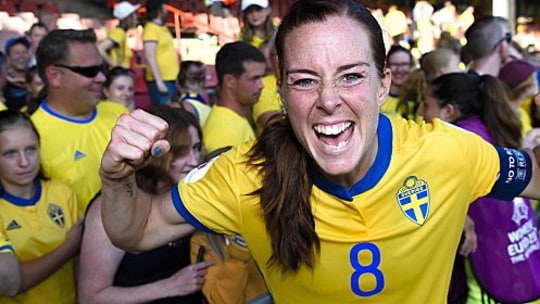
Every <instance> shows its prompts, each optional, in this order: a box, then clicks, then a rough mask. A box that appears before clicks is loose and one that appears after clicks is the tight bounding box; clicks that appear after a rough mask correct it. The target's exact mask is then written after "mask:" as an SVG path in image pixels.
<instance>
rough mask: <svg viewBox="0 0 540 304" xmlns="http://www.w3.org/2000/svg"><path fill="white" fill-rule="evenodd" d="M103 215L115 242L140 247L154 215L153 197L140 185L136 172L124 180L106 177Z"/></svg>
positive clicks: (124, 247) (103, 185)
mask: <svg viewBox="0 0 540 304" xmlns="http://www.w3.org/2000/svg"><path fill="white" fill-rule="evenodd" d="M101 195H102V197H101V216H102V219H103V226H104V228H105V231H106V232H107V235H108V236H109V238H110V239H111V241H112V243H113V244H114V245H115V246H117V247H119V248H122V249H124V250H128V251H137V250H138V246H137V245H138V244H139V242H140V240H141V239H142V237H143V233H144V228H145V225H146V222H147V220H148V216H149V215H150V209H151V204H150V201H149V197H148V196H147V195H146V194H145V193H143V192H142V191H140V190H139V189H138V188H137V185H136V182H135V176H134V175H131V176H129V177H127V178H125V179H121V180H110V179H107V178H102V194H101Z"/></svg>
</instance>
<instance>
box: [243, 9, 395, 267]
mask: <svg viewBox="0 0 540 304" xmlns="http://www.w3.org/2000/svg"><path fill="white" fill-rule="evenodd" d="M336 15H337V16H347V17H349V18H351V19H354V20H356V21H357V22H358V23H359V24H362V25H363V26H364V27H365V29H366V31H367V32H368V35H369V39H370V45H371V48H372V52H371V53H372V54H373V57H374V58H373V59H374V62H375V66H376V68H377V70H378V73H379V76H380V77H384V72H383V71H384V65H385V55H386V52H385V48H384V43H383V38H382V31H381V28H380V27H379V24H378V23H377V21H376V20H375V18H374V17H373V16H372V15H371V13H370V12H369V11H368V10H367V9H366V8H364V7H363V6H361V5H360V4H358V3H357V2H356V1H352V0H339V1H335V0H299V1H297V2H295V3H294V4H293V5H292V6H291V8H290V10H289V12H288V13H287V15H286V16H285V17H284V18H283V21H282V23H281V25H280V27H279V30H278V33H277V36H276V51H277V54H278V58H279V66H280V73H281V76H282V79H283V73H284V66H283V65H284V63H283V58H284V53H285V42H286V38H287V36H288V35H289V34H290V33H291V32H292V31H293V30H294V29H296V28H298V27H300V26H302V25H305V24H309V23H319V22H323V21H325V20H326V19H327V18H328V17H330V16H336ZM306 47H309V46H306ZM249 162H250V164H252V165H253V166H257V167H259V169H260V170H261V172H262V174H263V177H264V182H263V186H262V188H260V189H259V190H258V191H256V192H255V193H254V194H256V195H260V200H261V206H262V209H263V212H264V218H265V225H266V230H267V232H268V233H269V235H270V239H271V246H272V256H271V257H270V259H269V260H268V262H267V263H268V265H270V266H274V265H275V266H278V267H281V270H282V271H283V272H287V271H294V272H296V271H298V270H299V268H300V266H301V265H302V264H304V265H306V266H308V267H310V268H313V266H314V265H315V256H316V254H318V253H319V252H320V240H319V237H318V236H317V233H316V232H315V219H314V217H313V213H312V211H311V204H310V201H309V197H310V194H311V189H312V187H313V180H312V174H311V173H312V170H313V168H314V163H313V160H312V159H311V158H310V156H309V155H308V153H307V151H306V150H305V148H304V147H303V146H302V145H301V144H300V142H299V141H298V139H297V138H296V136H295V135H294V132H293V130H292V127H291V124H290V121H289V118H288V117H285V118H284V119H281V120H277V121H276V122H274V123H272V124H270V125H269V126H268V127H267V128H266V129H265V130H264V131H263V133H262V134H261V136H260V138H259V140H258V142H257V144H256V145H255V146H254V147H253V148H252V150H251V152H250V160H249Z"/></svg>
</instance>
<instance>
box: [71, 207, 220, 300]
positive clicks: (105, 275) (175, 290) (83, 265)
mask: <svg viewBox="0 0 540 304" xmlns="http://www.w3.org/2000/svg"><path fill="white" fill-rule="evenodd" d="M100 205H101V204H100V201H99V200H96V201H95V202H94V203H93V204H92V206H91V207H90V208H89V210H88V213H87V215H86V219H85V231H84V236H83V241H82V246H81V255H80V267H79V280H78V296H79V303H82V304H84V303H119V304H120V303H125V304H128V303H143V302H144V303H146V302H151V301H155V300H157V299H162V298H167V297H176V296H182V295H187V294H190V293H193V292H195V291H197V290H199V289H200V287H201V285H202V283H203V282H204V274H205V269H206V267H207V266H209V265H210V264H211V263H206V264H197V265H190V266H187V267H185V268H184V269H182V270H183V271H179V272H178V273H177V274H175V275H172V276H170V277H169V278H165V279H162V280H158V281H153V282H150V283H147V284H142V285H137V286H130V287H120V286H114V285H113V283H114V278H115V275H116V272H117V271H118V266H119V265H120V263H121V261H122V259H123V257H124V255H125V251H122V250H120V249H118V248H116V247H114V246H113V245H112V244H111V242H110V240H109V238H108V237H107V235H106V234H105V231H104V230H103V225H102V222H101V206H100Z"/></svg>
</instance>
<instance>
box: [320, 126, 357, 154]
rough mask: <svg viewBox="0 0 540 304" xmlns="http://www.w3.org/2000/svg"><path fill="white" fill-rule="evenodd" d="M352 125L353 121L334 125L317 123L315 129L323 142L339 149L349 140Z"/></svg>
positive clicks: (333, 148) (334, 148)
mask: <svg viewBox="0 0 540 304" xmlns="http://www.w3.org/2000/svg"><path fill="white" fill-rule="evenodd" d="M352 126H353V123H352V122H351V121H346V122H341V123H338V124H334V125H315V126H313V130H314V131H315V134H316V135H317V137H318V138H319V140H320V141H321V142H322V143H323V144H325V145H326V146H327V147H329V148H331V149H332V150H339V149H341V148H343V147H344V146H345V145H346V144H347V143H348V142H349V140H350V138H351V136H352V132H353V128H352Z"/></svg>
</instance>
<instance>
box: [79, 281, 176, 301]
mask: <svg viewBox="0 0 540 304" xmlns="http://www.w3.org/2000/svg"><path fill="white" fill-rule="evenodd" d="M170 290H171V288H169V287H168V285H167V281H166V280H160V281H156V282H153V283H149V284H145V285H140V286H135V287H117V286H110V287H107V288H104V289H102V290H100V291H98V292H96V293H95V294H93V295H87V296H84V295H81V298H79V302H80V303H82V304H86V303H92V304H100V303H103V304H108V303H117V304H136V303H147V302H150V301H154V300H158V299H162V298H166V297H171V296H173V295H172V294H171V292H170Z"/></svg>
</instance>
